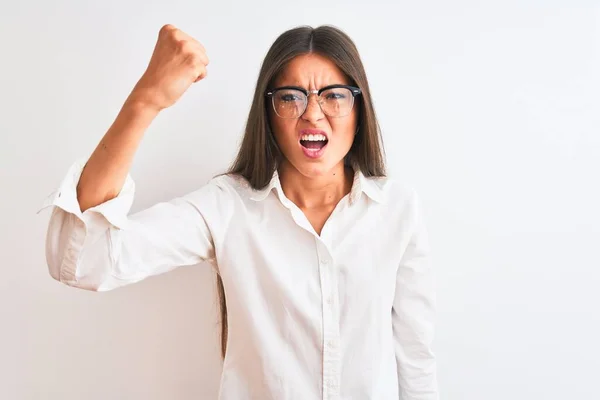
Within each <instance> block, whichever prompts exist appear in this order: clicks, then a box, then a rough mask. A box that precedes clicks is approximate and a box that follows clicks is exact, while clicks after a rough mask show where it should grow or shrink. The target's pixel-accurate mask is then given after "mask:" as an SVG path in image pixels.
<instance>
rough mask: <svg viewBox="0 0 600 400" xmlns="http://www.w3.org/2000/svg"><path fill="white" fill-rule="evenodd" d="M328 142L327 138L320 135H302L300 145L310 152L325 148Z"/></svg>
mask: <svg viewBox="0 0 600 400" xmlns="http://www.w3.org/2000/svg"><path fill="white" fill-rule="evenodd" d="M328 142H329V140H328V139H327V137H326V136H325V135H322V134H320V133H317V134H314V135H313V134H308V135H302V137H301V138H300V145H301V146H302V147H304V148H305V149H308V150H310V151H319V150H321V149H322V148H323V147H325V146H326V145H327V143H328Z"/></svg>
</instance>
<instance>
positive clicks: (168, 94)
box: [132, 25, 208, 111]
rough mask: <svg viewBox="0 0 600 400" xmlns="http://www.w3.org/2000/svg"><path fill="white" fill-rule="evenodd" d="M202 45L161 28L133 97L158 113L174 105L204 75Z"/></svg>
mask: <svg viewBox="0 0 600 400" xmlns="http://www.w3.org/2000/svg"><path fill="white" fill-rule="evenodd" d="M207 65H208V57H207V56H206V50H205V49H204V46H202V44H200V42H198V41H197V40H196V39H194V38H193V37H191V36H189V35H188V34H186V33H185V32H183V31H181V30H179V29H177V28H176V27H174V26H173V25H165V26H163V27H162V28H161V29H160V32H159V34H158V40H157V42H156V46H155V48H154V53H153V54H152V58H151V59H150V63H149V64H148V68H147V69H146V71H145V72H144V74H143V75H142V77H141V78H140V80H139V81H138V83H137V84H136V85H135V87H134V89H133V92H132V95H133V97H135V98H136V99H137V100H139V101H142V102H143V103H144V104H146V105H147V106H149V107H153V108H155V109H156V110H157V111H160V110H162V109H165V108H167V107H170V106H172V105H173V104H175V102H176V101H177V100H179V98H180V97H181V96H182V95H183V93H184V92H185V91H186V90H187V89H188V88H189V87H190V86H191V85H192V83H194V82H198V81H199V80H201V79H203V78H204V77H205V76H206V73H207V71H206V66H207Z"/></svg>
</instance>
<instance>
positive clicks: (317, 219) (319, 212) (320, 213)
mask: <svg viewBox="0 0 600 400" xmlns="http://www.w3.org/2000/svg"><path fill="white" fill-rule="evenodd" d="M334 208H335V207H334V206H330V207H321V208H317V209H301V210H300V211H302V213H303V214H304V216H305V217H306V219H307V220H308V222H309V223H310V225H311V226H312V227H313V229H314V230H315V232H316V233H317V235H321V232H322V231H323V226H325V223H326V222H327V220H328V219H329V218H330V217H331V214H332V213H333V210H334Z"/></svg>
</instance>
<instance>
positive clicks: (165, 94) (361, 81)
mask: <svg viewBox="0 0 600 400" xmlns="http://www.w3.org/2000/svg"><path fill="white" fill-rule="evenodd" d="M207 65H208V58H207V56H206V52H205V50H204V48H203V46H202V45H201V44H200V43H199V42H197V41H196V40H195V39H193V38H191V37H190V36H188V35H187V34H185V33H184V32H182V31H181V30H179V29H177V28H175V27H173V26H171V25H166V26H164V27H163V28H162V29H161V31H160V33H159V37H158V41H157V44H156V47H155V49H154V53H153V55H152V58H151V60H150V63H149V65H148V68H147V70H146V71H145V73H144V74H143V76H142V78H141V79H140V80H139V82H138V83H137V85H136V86H135V88H134V89H133V91H132V92H131V94H130V96H129V97H128V99H127V100H126V102H125V104H124V106H123V108H122V110H121V112H120V113H119V115H118V117H117V118H116V120H115V122H114V123H113V125H112V126H111V127H110V129H109V130H108V131H107V132H106V134H105V136H104V137H103V139H102V140H101V141H100V143H99V145H98V147H97V148H96V149H95V151H94V152H93V154H92V155H91V157H90V158H89V159H88V160H85V159H84V160H81V161H79V162H76V163H75V164H74V165H73V166H72V167H71V169H70V171H69V172H68V174H67V176H66V178H65V179H64V181H63V183H62V185H61V186H60V188H59V190H57V192H56V193H55V194H54V195H53V196H51V197H50V198H49V202H48V205H53V206H56V207H54V208H53V213H52V217H51V220H50V223H49V230H48V235H47V245H46V249H47V260H48V265H49V269H50V273H51V275H52V276H53V277H54V278H55V279H57V280H59V281H61V282H64V283H65V284H67V285H71V286H75V287H79V288H83V289H88V290H97V291H104V290H110V289H114V288H117V287H119V286H123V285H127V284H131V283H134V282H137V281H140V280H142V279H144V278H146V277H148V276H152V275H157V274H160V273H164V272H166V271H169V270H172V269H173V268H176V267H178V266H182V265H192V264H197V263H199V262H201V261H208V262H209V263H210V264H211V265H212V266H213V268H214V269H215V271H216V272H217V274H218V288H219V293H220V296H221V311H222V314H223V323H224V326H223V332H222V350H223V356H224V365H223V373H222V380H221V387H220V399H226V400H240V399H277V400H282V399H302V400H307V399H397V398H399V396H402V398H403V399H404V400H432V399H437V398H438V394H437V386H436V365H435V358H434V355H433V353H432V350H431V342H432V338H433V313H434V291H433V277H432V271H431V268H430V265H429V248H428V241H427V234H426V230H425V227H424V223H423V218H422V213H421V212H420V210H419V199H418V197H417V195H416V193H415V191H414V190H412V189H410V188H407V187H405V186H403V185H401V184H399V183H396V182H394V181H392V180H389V179H387V178H385V177H384V174H385V171H384V159H383V154H382V153H383V148H382V145H381V143H380V134H379V129H378V125H377V121H376V119H375V112H374V110H373V104H372V100H371V96H370V92H369V85H368V83H367V78H366V74H365V72H364V68H363V65H362V62H361V60H360V57H359V55H358V52H357V50H356V47H355V45H354V44H353V42H352V41H351V39H350V38H349V37H348V36H347V35H346V34H344V33H343V32H341V31H340V30H338V29H336V28H333V27H319V28H316V29H313V28H310V27H300V28H296V29H292V30H290V31H287V32H285V33H283V34H282V35H281V36H280V37H279V38H278V39H277V40H276V41H275V43H274V44H273V45H272V47H271V49H270V50H269V52H268V54H267V56H266V58H265V60H264V63H263V65H262V68H261V70H260V74H259V77H258V82H257V85H256V92H255V94H254V100H253V103H252V108H251V110H250V115H249V118H248V122H247V126H246V130H245V135H244V138H243V141H242V144H241V148H240V151H239V154H238V156H237V158H236V160H235V162H234V163H233V166H232V168H231V170H230V171H229V173H228V174H223V175H221V176H218V177H216V178H214V179H212V180H211V181H210V182H209V183H208V184H207V185H205V186H204V187H202V188H200V189H198V190H196V191H194V192H192V193H190V194H188V195H186V196H183V197H180V198H176V199H173V200H171V201H169V202H163V203H159V204H156V205H154V206H153V207H150V208H148V209H146V210H143V211H141V212H138V213H135V214H132V215H129V216H128V215H127V213H128V211H129V208H130V206H131V204H132V200H133V196H134V183H133V181H132V179H131V177H130V176H129V168H130V165H131V162H132V159H133V157H134V153H135V151H136V150H137V148H138V145H139V143H140V140H141V139H142V136H143V134H144V132H145V130H146V128H147V127H148V126H149V124H150V123H151V122H152V120H153V119H154V118H155V117H156V115H157V114H158V113H159V112H160V111H161V110H163V109H165V108H167V107H169V106H171V105H173V104H174V103H175V102H176V101H177V100H178V99H179V98H180V96H181V95H182V94H183V93H184V92H185V90H186V89H187V88H188V87H189V86H190V85H191V84H192V83H194V82H198V81H200V80H201V79H203V78H204V77H205V76H206V66H207Z"/></svg>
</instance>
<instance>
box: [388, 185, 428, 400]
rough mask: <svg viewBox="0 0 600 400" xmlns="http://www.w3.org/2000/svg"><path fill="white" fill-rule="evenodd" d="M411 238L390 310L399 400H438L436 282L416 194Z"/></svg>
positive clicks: (412, 208)
mask: <svg viewBox="0 0 600 400" xmlns="http://www.w3.org/2000/svg"><path fill="white" fill-rule="evenodd" d="M410 212H411V213H412V217H411V219H410V220H411V223H412V229H411V230H410V239H409V242H408V245H407V247H406V250H405V252H404V255H403V256H402V261H401V263H400V265H399V267H398V272H397V277H396V292H395V298H394V304H393V310H392V321H393V332H394V339H395V352H396V362H397V367H398V381H399V385H400V388H399V389H400V394H401V397H400V398H401V399H402V400H438V399H439V394H438V386H437V376H436V375H437V374H436V360H435V356H434V353H433V350H432V342H433V338H434V319H435V304H436V298H435V281H434V274H433V270H432V265H431V262H430V261H431V260H430V246H429V240H428V234H427V230H426V227H425V223H424V218H423V215H422V212H421V204H420V200H419V197H418V194H417V193H416V191H414V190H413V191H412V199H411V202H410Z"/></svg>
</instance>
